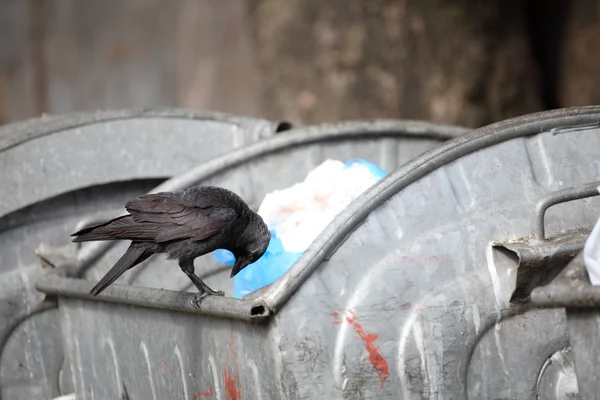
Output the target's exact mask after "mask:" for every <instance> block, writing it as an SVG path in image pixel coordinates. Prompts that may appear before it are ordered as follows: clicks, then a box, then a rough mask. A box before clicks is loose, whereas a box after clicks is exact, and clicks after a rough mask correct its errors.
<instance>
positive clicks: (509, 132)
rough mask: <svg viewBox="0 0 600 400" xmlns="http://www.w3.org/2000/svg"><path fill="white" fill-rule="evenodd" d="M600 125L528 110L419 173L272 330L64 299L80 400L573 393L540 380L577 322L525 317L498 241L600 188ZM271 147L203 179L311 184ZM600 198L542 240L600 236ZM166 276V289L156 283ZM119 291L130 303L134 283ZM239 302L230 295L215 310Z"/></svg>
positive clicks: (307, 283)
mask: <svg viewBox="0 0 600 400" xmlns="http://www.w3.org/2000/svg"><path fill="white" fill-rule="evenodd" d="M599 121H600V108H599V107H583V108H574V109H565V110H556V111H552V112H547V113H538V114H532V115H527V116H524V117H521V118H516V119H513V120H508V121H504V122H501V123H497V124H493V125H490V126H488V127H484V128H482V129H479V130H476V131H474V132H471V133H468V134H466V135H463V136H461V137H459V138H457V139H454V140H451V141H449V142H446V143H444V144H442V145H441V146H438V147H436V148H434V149H432V150H430V151H428V152H426V153H424V154H423V155H422V156H420V157H417V158H414V159H413V160H411V161H409V162H407V163H406V164H403V165H402V166H400V168H398V169H397V170H396V171H394V172H393V173H392V174H391V175H390V176H388V177H387V178H385V179H383V180H382V181H381V182H379V183H378V184H376V185H375V186H374V187H372V188H371V189H370V190H369V191H367V192H366V193H365V194H363V195H362V196H361V197H360V198H358V199H357V200H356V201H354V202H353V203H352V204H351V205H350V206H349V207H348V208H347V209H346V210H345V211H344V212H342V213H341V214H340V215H338V217H336V219H335V220H334V221H333V222H332V223H331V224H330V225H329V226H328V227H327V228H326V229H325V231H324V232H323V233H322V234H321V235H320V236H319V237H318V238H317V239H316V240H315V242H314V243H313V245H312V246H311V247H310V248H309V249H308V250H307V251H306V252H305V253H304V254H303V256H302V257H301V258H300V259H299V260H298V261H297V262H296V263H295V264H294V266H293V267H292V268H291V269H290V271H289V272H288V273H287V274H286V275H285V276H283V277H282V278H281V279H279V280H278V281H277V282H275V283H274V284H273V285H271V286H270V287H269V288H267V289H266V290H264V291H262V293H261V294H260V295H258V296H257V297H255V298H254V299H253V300H251V301H255V302H262V304H265V305H266V306H267V307H268V308H269V311H270V318H269V319H268V320H267V321H266V322H265V323H262V324H246V323H244V322H243V321H237V320H235V319H233V318H229V317H226V316H224V315H219V314H221V313H219V312H216V313H215V312H212V311H211V310H204V311H205V313H204V314H201V315H198V316H191V315H190V314H189V313H182V312H172V311H165V310H159V309H156V308H152V307H139V306H133V305H128V304H125V302H119V301H116V302H112V303H107V302H105V300H107V296H104V297H101V296H100V297H99V298H98V299H96V301H90V300H84V299H80V298H77V296H73V295H74V294H75V295H76V294H77V293H73V292H70V293H66V292H65V295H64V296H62V297H61V300H60V311H61V316H62V322H63V326H64V327H65V332H68V334H69V336H68V337H67V338H66V339H65V346H66V348H67V354H68V355H69V359H70V361H71V363H72V368H73V377H74V378H73V385H74V386H75V388H76V391H77V393H78V394H79V395H80V396H81V397H82V398H84V399H88V398H117V396H118V395H119V394H120V392H121V391H122V390H123V386H125V387H126V388H127V392H128V393H129V394H130V396H131V397H132V398H137V397H140V398H155V399H160V398H164V397H165V396H174V397H177V396H183V397H184V398H193V397H197V398H201V397H203V396H205V395H206V396H209V395H212V396H214V397H215V398H244V399H264V398H311V399H312V398H315V399H320V398H326V399H329V398H331V399H335V398H349V399H359V398H360V399H368V398H372V399H385V398H389V399H399V398H400V399H456V398H460V399H462V398H472V399H499V398H502V399H525V398H532V397H533V396H535V395H536V393H545V392H546V389H547V387H548V385H549V386H551V387H554V386H556V385H559V382H556V381H550V382H548V379H550V380H552V379H555V380H556V379H559V377H562V376H565V373H566V374H567V375H568V374H569V371H568V370H567V372H564V371H561V372H560V373H551V374H545V373H543V371H542V369H543V368H544V367H545V366H547V363H548V360H549V359H551V358H552V357H553V356H554V355H556V354H558V353H560V352H561V351H568V346H569V342H568V337H567V332H566V317H565V313H564V311H562V310H527V309H523V310H521V312H511V305H510V302H509V300H510V298H511V296H512V294H513V292H514V289H515V287H516V279H517V275H518V274H517V270H518V259H517V257H510V256H507V254H506V252H503V251H499V250H498V247H497V244H498V243H502V242H523V243H531V244H532V245H535V243H533V241H532V240H531V239H529V237H530V236H533V235H534V232H536V229H539V225H538V221H539V219H538V218H536V215H537V214H536V213H537V212H538V211H539V208H537V207H538V205H539V204H540V202H543V201H544V199H547V198H549V197H550V198H561V196H562V194H563V193H564V192H563V189H565V188H579V190H576V191H581V192H585V188H586V187H587V185H588V184H590V183H591V182H596V181H599V180H600V164H599V161H598V160H600V129H599V124H598V123H599ZM276 140H278V139H269V140H267V141H265V143H267V142H269V143H272V142H273V141H276ZM265 143H261V144H257V145H254V146H250V147H249V148H248V149H250V150H248V149H245V150H244V152H246V151H247V152H250V153H252V152H255V154H256V156H253V157H247V158H244V157H241V156H240V154H246V153H234V154H232V155H231V160H230V161H229V162H227V161H226V159H225V158H223V159H221V161H219V163H217V162H216V161H215V162H209V163H207V164H206V165H205V166H203V167H200V169H201V170H204V174H196V175H195V177H194V178H195V179H198V180H202V181H203V182H207V183H213V184H220V185H223V186H226V187H229V188H232V189H234V190H237V191H238V192H240V193H241V194H242V196H243V197H245V198H246V200H248V201H250V202H251V203H254V204H256V203H257V202H258V201H260V198H261V197H262V195H263V194H264V193H265V192H267V191H269V190H272V189H273V188H277V187H284V186H288V184H289V183H288V182H290V181H291V182H294V181H297V180H299V179H301V178H302V177H303V176H304V174H305V170H303V167H304V168H306V167H305V165H306V164H305V163H306V162H305V161H303V159H302V158H299V157H295V156H294V154H293V153H292V154H289V153H291V151H290V149H287V150H286V152H287V153H288V154H287V155H288V157H287V158H286V159H282V158H278V157H279V156H281V153H277V152H274V153H271V152H269V151H266V150H263V149H269V148H270V147H269V146H270V145H268V144H265ZM263 146H264V147H263ZM322 147H323V146H322V145H321V146H319V148H322ZM356 147H357V148H358V150H360V151H364V149H365V148H366V146H365V145H364V144H363V145H361V146H356ZM317 151H319V150H317ZM394 152H397V151H394ZM252 154H254V153H252ZM301 154H302V157H304V156H305V155H306V153H301ZM357 155H358V156H362V155H360V154H357ZM357 155H355V154H353V155H352V156H357ZM258 156H261V157H260V158H259V157H258ZM367 158H368V157H367ZM284 160H285V164H280V163H282V162H283V161H284ZM371 160H373V158H371ZM373 161H375V162H377V161H378V160H377V159H375V160H373ZM309 164H310V165H314V162H312V163H309ZM281 165H289V166H291V167H290V168H289V169H286V168H282V167H281ZM221 166H223V167H224V170H221V169H220V167H221ZM288 175H291V176H288ZM190 181H191V180H190ZM598 200H599V199H598V198H597V197H595V198H587V199H580V200H576V201H572V202H568V203H564V204H557V205H555V206H552V207H551V208H549V209H548V210H547V211H546V212H545V213H544V218H545V222H544V233H543V237H541V238H539V237H538V238H537V243H538V244H539V245H543V244H544V243H546V242H550V241H554V240H561V239H560V238H561V237H568V236H570V235H573V234H576V233H578V232H581V231H586V230H589V229H590V228H591V225H592V224H593V221H595V219H596V216H597V215H598V212H599V211H600V204H599V202H598ZM109 255H110V253H109ZM115 256H116V254H115ZM157 264H158V263H150V265H149V266H148V267H147V268H146V269H144V271H143V273H141V274H139V275H138V279H137V280H135V282H136V284H139V285H141V286H153V284H154V285H155V287H156V286H160V287H164V286H165V285H170V284H173V281H172V280H171V281H167V279H166V277H167V276H170V275H167V273H166V272H165V275H161V276H160V277H159V278H156V277H155V276H156V274H157V273H158V272H159V267H158V265H157ZM106 267H107V266H104V268H106ZM154 268H155V269H154ZM165 268H166V266H165ZM94 270H96V269H95V268H94ZM94 270H93V271H94ZM165 271H167V270H166V269H165ZM150 272H152V273H150ZM98 275H99V274H98ZM98 275H97V276H98ZM92 277H93V276H92ZM53 279H55V278H53ZM159 279H162V281H163V282H164V284H162V283H161V284H159V285H156V283H155V282H156V281H157V280H159ZM64 283H65V282H64V281H63V280H61V279H55V280H54V283H52V282H50V281H45V282H40V288H42V287H43V288H44V290H48V291H52V290H53V291H55V292H56V291H60V285H62V284H64ZM215 286H218V287H219V288H220V289H221V288H222V286H220V285H215ZM82 289H83V288H82ZM117 291H118V293H120V295H121V296H123V295H127V293H129V292H131V289H127V288H126V287H122V286H121V287H119V288H118V290H117ZM118 293H115V294H118ZM146 293H147V294H149V295H153V294H154V293H157V290H152V289H148V290H147V292H146ZM109 297H110V295H109ZM103 300H104V301H103ZM114 300H116V299H114ZM228 301H230V299H215V300H214V303H215V304H214V306H218V302H222V303H223V305H225V304H226V303H227V302H228ZM145 305H151V304H145ZM230 317H231V315H230ZM90 332H94V335H90V334H89V333H90ZM107 382H108V383H107ZM572 394H573V387H572V385H571V386H569V385H567V387H565V386H562V389H561V390H560V391H557V392H556V398H561V399H567V398H569V397H568V396H570V395H572ZM584 398H585V397H584Z"/></svg>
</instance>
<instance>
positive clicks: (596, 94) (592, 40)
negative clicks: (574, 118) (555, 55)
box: [558, 0, 600, 107]
mask: <svg viewBox="0 0 600 400" xmlns="http://www.w3.org/2000/svg"><path fill="white" fill-rule="evenodd" d="M570 6H571V9H570V13H569V16H568V19H567V23H566V29H565V35H564V39H563V48H562V54H561V57H560V70H559V71H560V72H559V78H558V88H559V103H560V106H561V107H571V106H583V105H589V104H600V53H599V52H598V48H600V5H599V2H598V1H596V0H577V1H572V2H571V4H570Z"/></svg>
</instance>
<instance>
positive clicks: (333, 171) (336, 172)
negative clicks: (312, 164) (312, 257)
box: [214, 159, 387, 298]
mask: <svg viewBox="0 0 600 400" xmlns="http://www.w3.org/2000/svg"><path fill="white" fill-rule="evenodd" d="M385 175H387V172H385V171H383V170H382V169H381V168H379V167H377V166H376V165H374V164H372V163H370V162H368V161H365V160H361V159H351V160H349V161H348V162H346V163H345V164H344V163H343V162H341V161H337V160H326V161H324V162H323V163H322V164H320V165H319V166H317V167H316V168H315V169H313V170H312V171H310V172H309V173H308V175H307V176H306V179H305V180H304V181H303V182H300V183H297V184H295V185H293V186H291V187H289V188H286V189H283V190H276V191H274V192H271V193H268V194H267V195H266V196H265V198H264V200H263V202H262V204H261V205H260V207H259V209H258V213H259V214H260V216H261V217H263V219H264V220H265V222H266V223H267V225H268V226H269V230H270V231H271V242H270V244H269V247H268V248H267V251H266V252H265V254H264V255H263V256H262V257H261V258H260V259H259V260H257V261H256V262H254V263H253V264H251V265H249V266H248V267H246V268H245V269H244V270H242V271H241V272H240V273H238V274H237V275H236V276H235V278H234V283H233V286H234V296H235V297H238V298H240V297H243V296H245V295H247V294H249V293H251V292H254V291H256V290H258V289H261V288H263V287H265V286H267V285H269V284H271V283H273V282H275V281H276V280H277V279H279V278H280V277H281V276H283V275H284V274H285V273H286V272H287V270H288V269H289V268H290V267H291V266H292V264H293V263H294V262H295V261H296V260H297V259H298V258H299V257H300V256H301V255H302V253H303V252H304V250H306V249H307V248H308V246H309V245H310V244H311V243H312V242H313V241H314V240H315V239H316V237H317V236H318V235H319V233H321V231H322V230H323V229H325V227H327V225H328V224H329V223H330V222H331V221H332V220H333V219H334V217H335V216H336V215H337V214H338V213H339V212H340V211H342V210H343V209H344V208H345V207H346V206H348V204H350V202H352V201H353V200H354V199H355V198H357V197H358V196H359V195H360V194H361V193H362V192H364V191H365V190H366V189H368V188H369V187H371V186H372V185H373V184H374V183H375V182H377V181H378V180H380V179H381V178H383V177H384V176H385ZM214 255H215V258H216V259H217V261H218V262H220V263H223V264H227V265H233V263H234V261H235V257H234V256H233V254H232V253H230V252H229V251H227V250H222V249H219V250H217V251H215V252H214Z"/></svg>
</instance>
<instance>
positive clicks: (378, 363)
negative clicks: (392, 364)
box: [334, 310, 390, 387]
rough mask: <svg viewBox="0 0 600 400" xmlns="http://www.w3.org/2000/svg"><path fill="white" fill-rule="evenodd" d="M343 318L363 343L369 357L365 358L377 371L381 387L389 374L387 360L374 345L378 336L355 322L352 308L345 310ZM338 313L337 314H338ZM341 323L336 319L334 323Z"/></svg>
mask: <svg viewBox="0 0 600 400" xmlns="http://www.w3.org/2000/svg"><path fill="white" fill-rule="evenodd" d="M344 314H345V317H346V318H345V320H346V322H347V323H348V324H349V325H351V326H352V327H353V328H354V330H355V331H356V333H357V334H358V337H359V338H360V339H361V340H362V341H363V342H364V343H365V350H366V351H367V353H369V357H368V358H367V359H368V360H369V362H370V363H371V365H372V366H373V368H374V369H375V371H377V375H379V381H380V382H381V387H383V383H384V382H385V381H386V380H387V378H388V377H389V375H390V372H389V369H388V364H387V361H385V358H383V355H381V351H380V350H379V347H378V346H376V345H375V340H377V338H378V337H379V336H378V335H376V334H374V333H367V332H365V330H364V329H363V327H362V325H361V324H359V323H358V322H356V315H355V314H354V311H352V310H346V311H345V313H344ZM338 315H339V314H338ZM338 323H340V324H341V323H342V321H336V322H334V324H338Z"/></svg>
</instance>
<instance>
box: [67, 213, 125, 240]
mask: <svg viewBox="0 0 600 400" xmlns="http://www.w3.org/2000/svg"><path fill="white" fill-rule="evenodd" d="M127 217H129V215H124V216H121V217H117V218H114V219H111V220H110V221H106V222H104V223H102V224H98V225H93V226H88V227H87V228H83V229H80V230H79V231H77V232H75V233H72V234H71V236H75V237H74V238H73V240H72V241H73V242H75V243H80V242H92V241H95V240H116V239H118V238H116V237H115V235H114V232H113V231H114V229H113V228H114V227H118V226H120V225H125V224H127V223H128V218H127Z"/></svg>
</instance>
